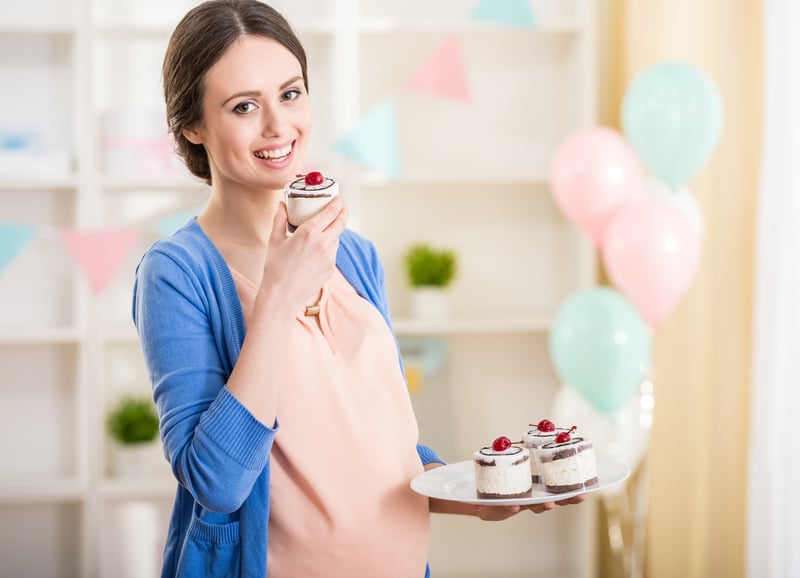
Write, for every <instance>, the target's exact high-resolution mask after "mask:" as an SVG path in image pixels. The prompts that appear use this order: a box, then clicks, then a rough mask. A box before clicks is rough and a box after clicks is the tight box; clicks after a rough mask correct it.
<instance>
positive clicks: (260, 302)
mask: <svg viewBox="0 0 800 578" xmlns="http://www.w3.org/2000/svg"><path fill="white" fill-rule="evenodd" d="M294 326H295V312H294V311H293V310H291V308H290V307H288V306H287V304H286V300H285V299H283V298H282V296H281V294H280V291H279V290H275V289H273V288H270V287H262V288H261V290H260V291H259V293H258V296H257V297H256V301H255V304H254V306H253V312H252V316H251V324H250V326H249V327H248V328H247V335H246V337H245V339H244V343H243V344H242V350H241V352H240V354H239V358H238V360H237V362H236V365H235V367H234V369H233V372H232V373H231V376H230V377H229V378H228V382H227V387H228V389H229V390H230V392H231V393H232V394H233V395H234V397H236V399H238V400H239V401H240V402H241V404H242V405H244V406H245V407H246V408H247V409H248V410H249V411H250V412H251V413H252V414H253V416H255V418H256V419H258V420H259V421H260V422H261V423H263V424H264V425H266V426H268V427H272V426H273V424H274V423H275V420H276V417H277V406H278V398H279V395H280V390H281V387H282V386H283V384H284V383H286V382H287V380H288V379H289V378H290V376H289V375H288V373H287V371H288V368H287V367H286V363H285V360H286V359H287V356H288V353H289V349H290V347H291V335H292V332H293V329H294Z"/></svg>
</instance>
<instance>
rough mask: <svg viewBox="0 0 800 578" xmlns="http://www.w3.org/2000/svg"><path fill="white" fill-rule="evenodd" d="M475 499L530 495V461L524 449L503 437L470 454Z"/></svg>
mask: <svg viewBox="0 0 800 578" xmlns="http://www.w3.org/2000/svg"><path fill="white" fill-rule="evenodd" d="M472 461H473V464H474V466H475V489H476V490H477V493H478V497H479V498H524V497H527V496H530V495H531V492H532V485H531V470H530V466H529V465H528V463H529V462H530V461H531V457H530V452H529V451H528V449H527V448H524V447H522V446H520V445H515V444H512V443H511V440H509V439H508V438H507V437H505V436H501V437H499V438H497V439H496V440H494V442H493V443H492V445H491V446H486V447H483V448H481V449H479V450H478V451H476V452H475V453H474V454H473V456H472Z"/></svg>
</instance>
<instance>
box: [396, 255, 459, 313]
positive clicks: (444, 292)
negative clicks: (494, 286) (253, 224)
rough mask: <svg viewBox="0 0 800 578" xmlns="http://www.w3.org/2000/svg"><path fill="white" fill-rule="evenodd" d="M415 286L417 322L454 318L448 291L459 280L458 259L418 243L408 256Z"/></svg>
mask: <svg viewBox="0 0 800 578" xmlns="http://www.w3.org/2000/svg"><path fill="white" fill-rule="evenodd" d="M404 259H405V266H406V274H407V279H408V283H409V285H410V286H411V314H412V316H413V317H416V318H423V319H443V318H445V317H447V316H448V315H449V314H450V303H449V295H448V289H449V287H450V285H451V284H452V282H453V280H454V279H455V277H456V273H457V270H458V259H457V257H456V254H455V252H454V251H452V250H451V249H444V248H437V247H434V246H432V245H429V244H427V243H416V244H414V245H412V246H411V247H409V248H408V250H407V251H406V253H405V256H404Z"/></svg>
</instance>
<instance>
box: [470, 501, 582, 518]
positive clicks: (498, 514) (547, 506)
mask: <svg viewBox="0 0 800 578" xmlns="http://www.w3.org/2000/svg"><path fill="white" fill-rule="evenodd" d="M584 499H585V496H584V495H583V494H579V495H577V496H574V497H572V498H568V499H566V500H558V501H554V502H544V503H542V504H531V505H529V506H474V508H475V515H476V516H478V517H479V518H480V519H481V520H484V521H486V522H501V521H503V520H507V519H508V518H510V517H512V516H516V515H517V514H519V513H520V512H522V511H524V510H530V511H531V512H533V513H534V514H541V513H542V512H547V511H549V510H552V509H553V508H555V507H556V506H569V505H571V504H580V503H581V502H583V501H584Z"/></svg>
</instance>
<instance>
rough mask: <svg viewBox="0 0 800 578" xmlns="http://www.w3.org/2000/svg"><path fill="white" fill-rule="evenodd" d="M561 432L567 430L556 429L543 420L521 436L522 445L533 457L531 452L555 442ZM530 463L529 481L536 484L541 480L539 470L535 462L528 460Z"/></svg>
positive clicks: (546, 420) (550, 422)
mask: <svg viewBox="0 0 800 578" xmlns="http://www.w3.org/2000/svg"><path fill="white" fill-rule="evenodd" d="M528 425H533V424H528ZM562 431H564V432H566V431H569V430H568V429H566V428H557V427H556V426H555V424H554V423H553V422H552V421H550V420H549V419H543V420H542V421H540V422H539V423H538V424H536V426H535V428H534V429H532V430H528V432H527V433H525V434H524V435H523V436H522V445H523V446H524V447H526V448H528V451H530V453H531V455H533V452H534V450H535V449H536V448H538V447H539V446H542V445H544V444H546V443H549V442H552V441H555V439H556V436H557V435H558V434H559V433H560V432H562ZM530 463H531V479H532V480H533V483H534V484H538V483H539V482H540V481H541V480H540V479H539V469H538V466H537V464H536V460H535V459H532V460H530Z"/></svg>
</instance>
